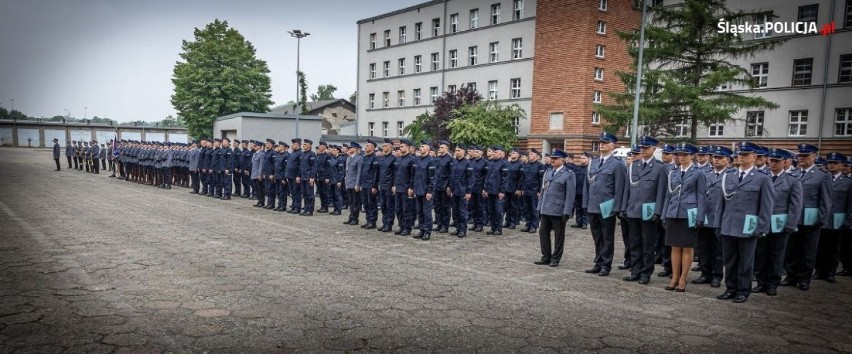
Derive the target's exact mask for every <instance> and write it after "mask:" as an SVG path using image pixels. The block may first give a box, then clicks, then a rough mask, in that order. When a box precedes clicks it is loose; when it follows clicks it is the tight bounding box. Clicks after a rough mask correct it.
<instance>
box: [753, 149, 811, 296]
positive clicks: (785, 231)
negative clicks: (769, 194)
mask: <svg viewBox="0 0 852 354" xmlns="http://www.w3.org/2000/svg"><path fill="white" fill-rule="evenodd" d="M767 157H768V159H769V169H768V171H769V178H770V180H771V181H772V189H773V192H774V195H775V203H774V204H775V207H774V208H773V210H772V219H771V220H770V223H771V224H770V225H771V227H770V232H769V235H768V236H767V237H763V238H761V239H760V240H758V241H757V251H756V252H755V253H756V254H755V273H756V274H755V277H756V278H757V286H755V287H754V288H753V289H752V290H751V291H752V292H753V293H762V292H766V295H769V296H775V295H777V294H778V290H777V288H778V284H780V283H781V272H782V271H783V270H784V253H785V250H786V248H787V240H788V239H789V238H790V234H792V233H793V230H795V229H796V224H797V223H798V222H799V217H800V216H801V215H800V214H801V212H802V183H801V182H799V179H798V178H796V177H795V176H793V175H791V174H789V173H786V172H785V171H784V167H785V161H786V160H791V159H793V154H792V153H790V152H788V151H786V150H783V149H770V150H769V151H768V152H767Z"/></svg>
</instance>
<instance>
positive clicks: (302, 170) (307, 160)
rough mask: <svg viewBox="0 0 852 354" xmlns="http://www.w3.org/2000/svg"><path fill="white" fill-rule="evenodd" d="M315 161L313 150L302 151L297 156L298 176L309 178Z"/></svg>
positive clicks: (315, 155)
mask: <svg viewBox="0 0 852 354" xmlns="http://www.w3.org/2000/svg"><path fill="white" fill-rule="evenodd" d="M316 161H317V154H316V153H315V152H313V151H302V155H301V156H299V177H301V178H302V179H304V180H306V182H307V180H308V179H310V178H311V176H312V173H313V172H314V165H315V164H316Z"/></svg>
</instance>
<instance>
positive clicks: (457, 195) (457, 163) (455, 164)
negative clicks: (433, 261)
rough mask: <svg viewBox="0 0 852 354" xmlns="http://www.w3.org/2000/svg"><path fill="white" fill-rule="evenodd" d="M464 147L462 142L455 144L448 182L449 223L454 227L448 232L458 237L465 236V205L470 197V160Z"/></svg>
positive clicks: (466, 212)
mask: <svg viewBox="0 0 852 354" xmlns="http://www.w3.org/2000/svg"><path fill="white" fill-rule="evenodd" d="M465 148H466V146H464V145H462V144H456V148H455V150H453V159H452V161H450V180H449V184H448V188H449V189H448V191H449V193H448V194H449V196H450V203H451V207H452V217H453V222H454V223H453V224H451V225H450V227H455V228H456V229H455V230H454V231H453V232H451V233H450V234H451V235H453V236H457V237H459V238H464V237H466V236H467V220H468V210H467V205H468V203H469V202H470V199H471V197H472V195H471V193H470V187H471V180H472V178H471V173H470V170H469V169H468V168H469V166H470V161H469V160H467V159H466V158H465ZM448 207H449V206H448ZM453 225H455V226H453Z"/></svg>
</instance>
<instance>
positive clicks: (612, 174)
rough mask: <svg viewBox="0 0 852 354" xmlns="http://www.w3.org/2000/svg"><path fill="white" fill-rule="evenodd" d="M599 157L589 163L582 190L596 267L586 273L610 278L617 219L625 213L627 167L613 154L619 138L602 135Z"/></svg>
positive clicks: (608, 134) (607, 134)
mask: <svg viewBox="0 0 852 354" xmlns="http://www.w3.org/2000/svg"><path fill="white" fill-rule="evenodd" d="M599 140H600V154H601V155H600V157H598V158H595V159H594V160H592V162H590V163H589V166H588V168H587V169H586V180H585V181H584V187H583V207H584V208H586V211H587V212H588V215H589V226H591V229H592V239H593V240H594V242H595V260H594V261H595V265H594V266H593V267H592V268H590V269H587V270H586V273H596V274H598V275H600V276H607V275H609V272H610V270H611V269H612V257H613V254H614V253H615V250H614V248H613V243H614V240H615V219H616V218H615V217H616V216H617V215H616V214H618V213H620V212H622V211H623V210H621V208H622V205H623V204H622V198H623V197H624V186H625V184H626V180H627V168H626V167H625V165H624V163H623V162H622V161H621V159H619V158H618V157H615V156H613V155H612V151H613V150H614V149H615V143H616V142H618V138H616V137H615V135H612V134H610V133H606V132H604V133H601V136H600V139H599Z"/></svg>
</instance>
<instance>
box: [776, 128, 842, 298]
mask: <svg viewBox="0 0 852 354" xmlns="http://www.w3.org/2000/svg"><path fill="white" fill-rule="evenodd" d="M797 152H798V153H797V157H798V161H799V168H800V177H799V181H801V182H802V200H803V203H802V204H803V205H802V207H803V209H802V214H801V215H802V216H801V218H799V223H798V225H797V226H796V228H797V229H798V231H794V232H793V233H792V234H791V235H790V240H789V241H787V254H786V257H785V260H784V270H785V271H786V273H787V277H786V278H785V279H784V280H783V281H781V284H780V285H781V286H796V285H798V287H799V289H800V290H805V291H806V290H809V289H810V288H811V277H812V276H813V272H814V267H815V265H816V254H817V246H818V244H819V238H820V230H821V229H822V227H823V226H825V225H828V223H829V222H831V219H832V216H831V193H832V192H831V175H830V174H828V173H827V172H825V171H823V170H821V169H819V168H817V166H816V165H815V162H816V157H817V153H818V152H819V149H818V148H817V147H816V146H813V145H810V144H799V146H798V151H797Z"/></svg>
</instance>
